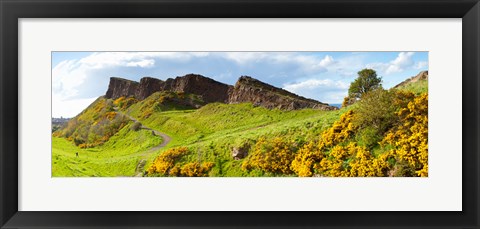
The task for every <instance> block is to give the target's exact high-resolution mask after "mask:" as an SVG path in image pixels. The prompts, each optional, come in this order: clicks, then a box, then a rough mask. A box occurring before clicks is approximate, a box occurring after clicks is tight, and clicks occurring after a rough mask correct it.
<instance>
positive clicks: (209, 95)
mask: <svg viewBox="0 0 480 229" xmlns="http://www.w3.org/2000/svg"><path fill="white" fill-rule="evenodd" d="M230 87H232V86H230V85H228V84H224V83H220V82H218V81H215V80H213V79H210V78H208V77H204V76H202V75H196V74H188V75H185V76H182V77H177V78H175V79H167V80H166V81H165V84H164V86H163V87H162V90H163V91H174V92H184V93H189V94H195V95H200V96H202V99H203V101H204V102H206V103H213V102H222V103H226V102H228V91H229V88H230Z"/></svg>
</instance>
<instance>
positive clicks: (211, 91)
mask: <svg viewBox="0 0 480 229" xmlns="http://www.w3.org/2000/svg"><path fill="white" fill-rule="evenodd" d="M157 91H173V92H184V93H188V94H195V95H199V96H200V97H201V98H202V100H203V101H204V102H205V103H212V102H222V103H243V102H251V103H253V104H254V105H256V106H263V107H266V108H269V109H274V108H278V109H282V110H297V109H303V108H314V109H320V110H336V109H337V108H336V107H333V106H329V105H328V104H325V103H321V102H318V101H316V100H313V99H307V98H304V97H301V96H298V95H296V94H293V93H291V92H288V91H286V90H283V89H281V88H277V87H274V86H272V85H269V84H266V83H263V82H261V81H259V80H257V79H254V78H252V77H248V76H242V77H240V79H239V80H238V81H237V83H236V84H235V86H231V85H228V84H224V83H220V82H218V81H215V80H213V79H210V78H208V77H204V76H202V75H196V74H188V75H185V76H181V77H176V78H175V79H172V78H169V79H167V80H165V81H162V80H160V79H156V78H152V77H144V78H142V79H140V82H139V83H138V82H135V81H131V80H126V79H121V78H116V77H112V78H110V84H109V86H108V90H107V93H106V95H105V97H106V98H110V99H117V98H119V97H122V96H124V97H135V98H137V99H139V100H143V99H145V98H147V97H148V96H150V95H151V94H153V93H155V92H157Z"/></svg>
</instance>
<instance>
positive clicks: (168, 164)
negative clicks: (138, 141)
mask: <svg viewBox="0 0 480 229" xmlns="http://www.w3.org/2000/svg"><path fill="white" fill-rule="evenodd" d="M188 153H189V150H188V148H187V147H178V148H173V149H169V150H167V151H165V152H163V153H162V154H160V155H159V156H158V157H157V158H155V160H154V161H153V163H152V165H151V166H150V168H149V169H148V173H149V174H154V173H160V174H162V175H166V176H168V175H174V176H176V175H178V172H180V170H179V168H175V166H176V164H175V163H176V162H178V161H179V160H180V159H181V158H182V157H183V156H185V155H187V154H188ZM174 168H175V169H174Z"/></svg>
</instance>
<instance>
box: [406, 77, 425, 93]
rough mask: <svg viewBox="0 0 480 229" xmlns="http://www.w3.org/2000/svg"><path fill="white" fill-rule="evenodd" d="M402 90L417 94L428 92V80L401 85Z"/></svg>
mask: <svg viewBox="0 0 480 229" xmlns="http://www.w3.org/2000/svg"><path fill="white" fill-rule="evenodd" d="M399 89H400V90H405V91H410V92H413V93H414V94H416V95H420V94H423V93H428V80H419V81H417V82H414V83H409V84H407V85H404V86H401V87H399Z"/></svg>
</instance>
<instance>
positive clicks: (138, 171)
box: [114, 107, 172, 177]
mask: <svg viewBox="0 0 480 229" xmlns="http://www.w3.org/2000/svg"><path fill="white" fill-rule="evenodd" d="M114 110H115V111H116V112H117V113H119V114H121V115H124V116H125V117H127V118H129V119H130V120H132V121H134V122H138V123H140V129H144V130H150V131H152V133H153V134H154V135H155V136H159V137H161V138H162V139H163V141H162V143H160V144H159V145H157V146H154V147H152V148H150V149H149V150H147V151H146V152H145V153H143V154H141V155H140V156H141V157H142V159H141V160H140V161H139V162H138V164H137V166H136V167H135V175H134V176H135V177H142V176H143V171H144V170H145V165H146V164H147V157H148V156H149V155H150V154H152V153H154V152H156V151H157V150H159V149H161V148H163V147H165V146H166V145H167V144H168V143H169V142H170V141H171V140H172V138H171V137H170V136H168V135H166V134H165V133H162V132H160V131H158V130H154V129H151V128H149V127H146V126H144V125H143V124H142V123H141V122H139V121H138V120H137V119H135V118H133V117H132V116H130V115H128V114H125V113H123V112H120V111H119V110H118V107H115V108H114Z"/></svg>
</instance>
